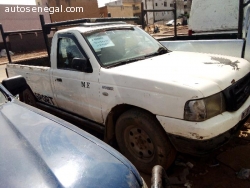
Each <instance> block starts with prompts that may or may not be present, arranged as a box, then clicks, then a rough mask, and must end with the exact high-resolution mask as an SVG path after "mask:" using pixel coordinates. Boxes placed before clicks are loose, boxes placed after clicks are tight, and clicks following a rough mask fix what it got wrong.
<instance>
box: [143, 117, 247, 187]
mask: <svg viewBox="0 0 250 188" xmlns="http://www.w3.org/2000/svg"><path fill="white" fill-rule="evenodd" d="M187 164H192V166H193V167H192V168H190V167H188V165H187ZM244 169H245V170H244ZM240 171H241V172H243V173H239V172H240ZM249 174H250V118H249V119H248V120H247V122H246V123H245V124H244V127H243V128H242V129H241V130H240V131H239V132H238V134H237V135H235V137H234V138H232V139H231V140H230V141H229V142H228V143H226V144H225V145H224V146H222V147H220V148H218V149H217V150H215V151H214V152H212V153H210V154H208V155H206V156H203V157H194V156H189V155H185V154H178V155H177V158H176V161H175V162H174V164H173V165H172V166H171V167H170V168H169V169H168V171H167V175H168V176H169V180H170V182H174V183H173V184H172V185H171V187H188V188H189V187H192V188H201V187H202V188H231V187H232V188H236V187H237V188H238V187H239V188H248V187H250V176H249ZM141 175H142V177H143V178H144V179H145V181H146V183H147V185H148V186H149V187H150V182H151V177H150V176H148V175H145V174H142V173H141Z"/></svg>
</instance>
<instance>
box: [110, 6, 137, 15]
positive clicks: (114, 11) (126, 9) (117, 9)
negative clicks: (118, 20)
mask: <svg viewBox="0 0 250 188" xmlns="http://www.w3.org/2000/svg"><path fill="white" fill-rule="evenodd" d="M107 9H108V12H110V13H111V17H133V8H132V7H131V6H108V7H107Z"/></svg>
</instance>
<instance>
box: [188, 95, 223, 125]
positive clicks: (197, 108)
mask: <svg viewBox="0 0 250 188" xmlns="http://www.w3.org/2000/svg"><path fill="white" fill-rule="evenodd" d="M225 109H226V105H225V100H224V97H223V94H222V93H217V94H215V95H212V96H210V97H207V98H204V99H197V100H191V101H187V102H186V104H185V108H184V119H185V120H188V121H205V120H206V119H209V118H211V117H214V116H216V115H218V114H221V113H222V112H224V111H225Z"/></svg>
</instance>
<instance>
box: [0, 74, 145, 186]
mask: <svg viewBox="0 0 250 188" xmlns="http://www.w3.org/2000/svg"><path fill="white" fill-rule="evenodd" d="M2 83H3V85H5V87H6V88H8V89H9V90H10V92H11V93H12V94H14V95H16V94H17V93H19V92H22V91H23V90H25V88H27V87H28V86H27V83H26V81H25V79H24V78H23V77H15V78H10V79H5V80H3V82H2ZM3 85H2V84H0V125H1V131H0V151H1V155H0V182H1V187H11V188H15V187H16V188H22V187H23V188H27V187H57V188H58V187H75V188H76V187H81V188H82V187H84V188H93V187H102V188H118V187H123V188H131V187H138V188H139V187H140V188H145V187H147V186H146V184H145V183H144V181H143V180H142V178H141V177H140V175H139V173H138V172H137V170H136V169H135V167H134V166H133V165H132V164H131V163H130V162H129V161H128V160H127V159H126V158H125V157H123V156H122V155H121V154H120V153H119V152H117V151H116V150H114V149H113V148H111V147H110V146H108V145H107V144H105V143H104V142H102V141H100V140H99V139H97V138H96V137H94V136H92V135H90V134H88V133H86V132H85V131H83V130H81V129H79V128H77V127H75V126H74V125H72V124H70V123H67V122H65V121H63V120H61V119H59V118H57V117H55V116H52V115H50V114H48V113H46V112H43V111H41V110H39V109H37V108H34V107H31V106H29V105H26V104H24V103H22V102H20V101H19V100H17V99H16V98H14V97H13V95H12V94H10V93H9V91H7V90H6V88H5V87H3Z"/></svg>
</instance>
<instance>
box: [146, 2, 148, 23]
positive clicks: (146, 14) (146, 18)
mask: <svg viewBox="0 0 250 188" xmlns="http://www.w3.org/2000/svg"><path fill="white" fill-rule="evenodd" d="M145 8H146V10H148V1H147V0H145ZM146 20H147V25H148V13H147V14H146Z"/></svg>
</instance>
